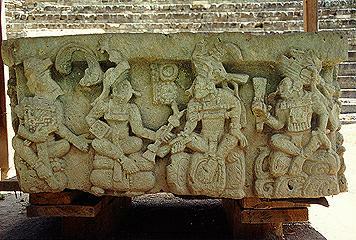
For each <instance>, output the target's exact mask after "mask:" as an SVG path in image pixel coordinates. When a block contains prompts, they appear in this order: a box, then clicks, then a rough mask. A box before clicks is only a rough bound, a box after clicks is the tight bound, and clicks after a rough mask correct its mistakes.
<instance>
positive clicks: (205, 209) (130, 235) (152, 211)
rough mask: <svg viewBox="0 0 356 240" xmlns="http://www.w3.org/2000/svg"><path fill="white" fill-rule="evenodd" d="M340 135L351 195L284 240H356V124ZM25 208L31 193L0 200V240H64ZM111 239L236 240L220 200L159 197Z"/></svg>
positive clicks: (140, 202) (132, 213)
mask: <svg viewBox="0 0 356 240" xmlns="http://www.w3.org/2000/svg"><path fill="white" fill-rule="evenodd" d="M342 133H343V134H344V137H345V143H344V146H345V147H346V149H347V151H346V153H345V162H346V164H347V172H346V177H347V179H348V182H349V192H348V193H343V194H340V195H337V196H334V197H328V198H327V199H328V201H329V203H330V207H329V208H326V207H321V206H312V207H310V208H309V214H310V223H309V224H289V225H285V226H284V232H285V239H289V240H319V239H320V240H321V239H328V240H354V239H356V220H354V219H355V217H356V204H355V203H356V174H355V173H356V163H355V161H353V156H356V124H352V125H351V124H350V125H344V126H343V128H342ZM351 173H353V174H351ZM27 204H28V194H21V193H17V194H14V193H5V199H4V200H0V240H15V239H26V240H28V239H63V237H62V236H61V224H60V223H61V219H60V218H27V217H26V211H25V207H26V205H27ZM108 239H123V240H125V239H232V234H231V229H230V227H229V226H228V224H227V220H226V215H225V212H224V209H223V207H222V205H221V201H220V200H216V199H214V200H213V199H204V200H184V199H180V198H177V197H174V196H173V195H171V194H157V195H147V196H144V197H139V198H136V199H134V201H133V204H132V206H131V208H130V209H129V211H128V214H127V215H125V217H124V219H122V221H121V224H119V225H118V226H117V227H116V228H115V229H114V230H113V231H112V234H111V237H109V238H108ZM250 239H255V238H254V236H251V238H250Z"/></svg>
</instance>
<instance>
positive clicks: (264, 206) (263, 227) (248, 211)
mask: <svg viewBox="0 0 356 240" xmlns="http://www.w3.org/2000/svg"><path fill="white" fill-rule="evenodd" d="M290 200H291V199H278V200H272V199H258V198H244V199H241V200H230V199H223V202H222V203H223V206H224V208H225V210H226V214H227V218H228V222H229V224H230V226H231V228H232V231H233V235H234V237H235V238H243V239H244V238H247V239H249V238H251V236H255V237H262V238H264V237H270V236H274V237H282V236H283V223H288V222H306V221H308V209H307V206H309V203H308V202H293V201H290Z"/></svg>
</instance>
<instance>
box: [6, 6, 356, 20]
mask: <svg viewBox="0 0 356 240" xmlns="http://www.w3.org/2000/svg"><path fill="white" fill-rule="evenodd" d="M83 9H85V11H84V10H83V11H76V9H73V8H69V9H66V10H61V9H53V10H51V11H48V10H46V7H44V8H38V9H35V10H29V11H24V10H23V9H21V10H12V11H11V10H8V11H7V13H11V15H7V16H8V17H9V18H11V19H20V20H21V19H22V20H28V21H34V20H36V21H41V20H45V19H48V20H55V19H57V20H60V19H72V18H74V17H75V16H77V15H78V13H80V15H84V16H92V17H94V16H95V15H98V16H103V18H104V19H106V18H118V19H120V18H124V17H126V18H127V19H128V20H130V19H131V18H132V16H137V15H142V18H143V19H152V18H154V19H160V18H166V19H171V18H174V19H195V18H198V19H200V18H203V17H204V18H216V19H217V20H219V19H222V20H224V19H225V20H226V19H229V21H236V20H237V21H241V20H243V19H251V18H263V19H264V20H273V19H276V20H293V19H300V20H302V18H303V12H302V9H299V10H296V9H290V10H288V9H287V10H282V9H278V10H275V9H262V10H261V9H259V11H251V9H244V10H241V11H237V10H236V9H235V10H232V11H227V10H224V11H216V10H210V11H199V12H192V11H181V10H178V11H174V10H170V11H156V10H151V9H149V10H145V11H126V10H125V11H124V10H120V11H115V9H114V10H112V11H111V10H110V9H107V8H103V9H90V8H89V9H87V7H83ZM323 13H325V14H324V15H323ZM87 18H88V17H87ZM319 20H320V21H321V20H327V21H331V20H334V21H339V20H345V21H346V20H352V10H351V9H338V10H334V11H331V10H330V9H328V11H321V12H320V14H319Z"/></svg>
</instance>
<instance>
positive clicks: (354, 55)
mask: <svg viewBox="0 0 356 240" xmlns="http://www.w3.org/2000/svg"><path fill="white" fill-rule="evenodd" d="M348 61H350V62H356V50H350V51H349V60H348Z"/></svg>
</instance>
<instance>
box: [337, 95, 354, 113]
mask: <svg viewBox="0 0 356 240" xmlns="http://www.w3.org/2000/svg"><path fill="white" fill-rule="evenodd" d="M340 102H341V104H342V106H341V113H356V99H355V98H340Z"/></svg>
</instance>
